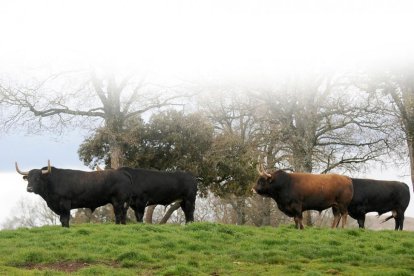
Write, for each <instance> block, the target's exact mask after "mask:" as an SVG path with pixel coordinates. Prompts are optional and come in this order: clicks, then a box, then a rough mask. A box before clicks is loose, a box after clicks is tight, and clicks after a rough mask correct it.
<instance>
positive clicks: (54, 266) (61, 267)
mask: <svg viewBox="0 0 414 276" xmlns="http://www.w3.org/2000/svg"><path fill="white" fill-rule="evenodd" d="M91 265H92V264H89V263H85V262H76V261H73V262H58V263H48V264H27V265H25V266H24V268H26V269H38V270H45V269H51V270H56V271H61V272H66V273H72V272H76V271H78V270H80V269H82V268H85V267H88V266H91ZM104 265H107V266H112V267H119V264H117V263H115V262H114V263H104Z"/></svg>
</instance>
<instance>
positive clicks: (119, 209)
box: [112, 201, 125, 224]
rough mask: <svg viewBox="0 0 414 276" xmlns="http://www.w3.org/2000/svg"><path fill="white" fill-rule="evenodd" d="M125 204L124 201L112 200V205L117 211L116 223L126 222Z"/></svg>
mask: <svg viewBox="0 0 414 276" xmlns="http://www.w3.org/2000/svg"><path fill="white" fill-rule="evenodd" d="M123 205H124V204H123V203H122V202H118V201H114V202H112V206H113V207H114V212H115V223H116V224H121V223H122V224H125V219H124V218H123V216H124V209H125V208H124V206H123Z"/></svg>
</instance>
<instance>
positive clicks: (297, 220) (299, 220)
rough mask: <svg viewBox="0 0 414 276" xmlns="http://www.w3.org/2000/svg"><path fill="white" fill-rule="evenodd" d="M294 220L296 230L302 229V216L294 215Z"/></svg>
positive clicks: (300, 214)
mask: <svg viewBox="0 0 414 276" xmlns="http://www.w3.org/2000/svg"><path fill="white" fill-rule="evenodd" d="M294 220H295V226H296V229H303V223H302V220H303V216H302V213H299V214H297V215H295V217H294Z"/></svg>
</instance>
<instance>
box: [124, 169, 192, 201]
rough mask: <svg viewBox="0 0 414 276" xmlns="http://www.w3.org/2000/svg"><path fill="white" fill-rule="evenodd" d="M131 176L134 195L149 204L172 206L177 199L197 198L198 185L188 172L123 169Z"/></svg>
mask: <svg viewBox="0 0 414 276" xmlns="http://www.w3.org/2000/svg"><path fill="white" fill-rule="evenodd" d="M121 169H122V170H125V171H127V172H128V173H130V174H131V176H132V179H133V192H134V195H136V196H140V197H145V198H147V200H148V202H149V203H148V204H164V205H165V204H170V203H171V202H172V201H174V200H176V199H182V198H186V197H190V196H191V197H193V196H194V197H195V195H196V193H197V183H196V181H195V179H194V177H193V176H192V175H191V174H189V173H186V172H162V171H155V170H147V169H132V168H121Z"/></svg>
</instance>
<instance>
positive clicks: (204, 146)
mask: <svg viewBox="0 0 414 276" xmlns="http://www.w3.org/2000/svg"><path fill="white" fill-rule="evenodd" d="M212 135H213V129H212V126H211V124H210V123H209V122H208V121H207V120H206V119H205V118H204V117H203V116H202V115H201V114H200V113H192V114H188V115H186V114H184V113H183V112H179V111H176V110H167V111H164V112H160V113H158V114H154V115H152V116H151V118H150V120H149V122H148V123H144V122H143V121H142V120H136V121H130V123H129V124H128V127H127V131H125V132H124V135H123V136H122V147H123V152H124V155H123V159H124V164H125V165H126V166H129V167H133V168H134V167H135V168H155V169H158V170H166V171H175V170H184V171H189V172H192V173H193V174H194V175H195V176H197V177H198V179H199V181H203V179H204V176H203V173H204V170H203V168H204V154H205V153H206V151H207V150H209V149H210V147H211V143H212V138H213V136H212ZM79 156H80V158H81V160H83V161H84V162H85V164H88V165H90V166H93V167H94V166H95V165H96V164H97V163H99V162H100V161H104V162H105V164H106V166H107V167H109V162H110V161H109V160H110V151H109V137H108V135H107V133H106V130H105V129H104V128H102V129H98V130H97V131H96V133H94V134H93V135H92V136H91V137H89V138H87V139H86V140H85V142H84V143H82V145H81V146H80V148H79ZM154 208H155V206H151V207H150V208H147V215H146V221H147V222H150V221H152V212H153V211H154ZM178 208H179V204H173V205H172V206H171V207H170V209H169V210H168V211H167V213H166V215H165V216H164V217H163V218H162V220H161V222H163V223H164V222H166V221H167V220H168V218H169V216H170V215H171V213H172V212H173V211H174V210H176V209H178Z"/></svg>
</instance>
